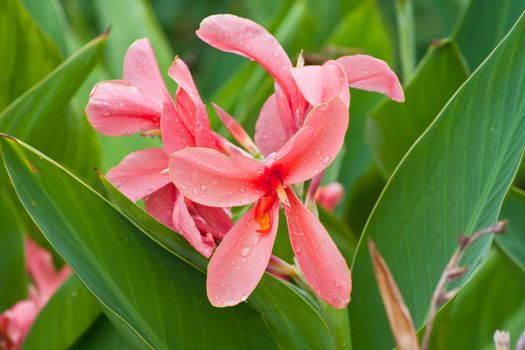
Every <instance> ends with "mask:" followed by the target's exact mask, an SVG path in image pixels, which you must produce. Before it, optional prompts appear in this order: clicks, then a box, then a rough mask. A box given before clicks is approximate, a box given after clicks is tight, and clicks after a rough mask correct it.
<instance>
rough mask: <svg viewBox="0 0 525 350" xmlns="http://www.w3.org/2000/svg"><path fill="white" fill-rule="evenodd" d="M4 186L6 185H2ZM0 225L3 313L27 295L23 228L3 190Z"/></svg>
mask: <svg viewBox="0 0 525 350" xmlns="http://www.w3.org/2000/svg"><path fill="white" fill-rule="evenodd" d="M2 168H3V166H2ZM0 171H2V170H0ZM4 179H5V177H4ZM3 186H5V185H4V184H2V187H3ZM0 223H1V228H0V284H1V285H2V288H0V313H2V311H4V310H6V309H8V308H10V307H11V306H13V305H14V304H15V303H16V302H17V301H19V300H22V299H24V298H25V297H26V295H27V278H26V269H25V262H24V237H23V233H24V232H23V227H22V224H21V223H20V221H19V220H18V217H17V215H16V208H15V207H14V205H13V203H12V202H11V201H10V200H9V197H8V196H7V193H6V191H4V190H3V189H2V190H1V191H0ZM4 286H8V287H4Z"/></svg>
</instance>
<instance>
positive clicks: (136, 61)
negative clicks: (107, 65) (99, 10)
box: [123, 39, 167, 104]
mask: <svg viewBox="0 0 525 350" xmlns="http://www.w3.org/2000/svg"><path fill="white" fill-rule="evenodd" d="M123 78H124V80H125V81H127V82H129V83H130V84H131V85H133V86H135V87H137V88H138V89H139V90H140V91H142V92H143V93H144V94H146V95H148V96H149V97H150V98H151V99H152V100H153V101H156V102H157V103H158V104H160V103H161V102H162V97H163V95H164V93H165V92H166V91H167V90H166V85H165V84H164V81H163V80H162V75H161V74H160V71H159V66H158V65H157V59H156V58H155V54H154V53H153V49H152V48H151V44H150V42H149V40H148V39H139V40H137V41H135V42H134V43H133V44H131V46H130V47H129V49H128V51H127V52H126V56H125V57H124V69H123Z"/></svg>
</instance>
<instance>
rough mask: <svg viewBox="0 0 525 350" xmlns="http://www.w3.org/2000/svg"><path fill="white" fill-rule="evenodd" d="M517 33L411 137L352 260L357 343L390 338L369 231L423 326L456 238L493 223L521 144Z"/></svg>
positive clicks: (523, 76) (468, 259)
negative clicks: (415, 138)
mask: <svg viewBox="0 0 525 350" xmlns="http://www.w3.org/2000/svg"><path fill="white" fill-rule="evenodd" d="M524 40H525V16H522V17H521V18H520V20H519V21H518V22H517V23H516V25H515V26H514V28H513V29H512V31H511V32H510V33H509V34H508V35H507V36H506V37H505V39H504V40H503V41H502V42H501V43H500V44H499V46H498V47H497V49H496V50H495V51H494V52H493V53H492V54H491V55H490V57H489V59H488V60H487V61H485V62H484V63H483V65H482V66H480V68H479V69H478V70H477V71H476V72H474V74H472V75H471V77H470V78H469V79H468V80H467V82H465V84H463V85H462V87H461V88H460V89H459V90H458V92H457V93H456V94H455V95H454V96H453V97H452V99H451V100H450V101H449V102H448V103H447V105H446V106H445V108H444V109H443V110H442V111H441V113H440V114H439V115H438V117H437V118H436V119H435V120H434V122H433V123H432V125H431V126H430V127H429V128H428V129H427V130H426V132H425V133H424V134H423V135H422V136H421V138H420V139H419V140H418V141H417V142H416V143H415V144H414V146H413V147H412V148H411V150H410V151H409V152H408V154H407V155H406V156H405V158H404V159H403V161H402V162H401V164H400V165H399V167H398V168H397V169H396V171H395V172H394V174H393V175H392V177H391V178H390V180H389V182H388V184H387V185H386V187H385V189H384V191H383V193H382V194H381V197H380V198H379V200H378V202H377V204H376V206H375V208H374V210H373V212H372V214H371V216H370V218H369V221H368V222H367V225H366V227H365V230H364V234H363V236H362V238H361V240H360V243H359V246H358V248H357V253H356V257H355V259H354V264H353V281H354V289H353V294H352V299H353V300H354V302H353V303H351V305H350V308H349V312H350V324H351V326H352V341H353V344H354V347H355V348H356V349H374V348H379V349H383V348H388V347H390V346H392V345H393V342H392V339H391V337H390V336H386V335H388V334H389V328H388V324H387V320H386V318H385V313H384V309H383V305H382V303H381V299H380V297H379V294H378V292H377V288H376V284H375V281H374V280H373V273H372V266H371V262H370V257H369V254H368V252H367V249H366V241H367V239H368V237H372V238H373V239H374V241H375V242H376V244H377V247H378V249H379V251H381V254H382V255H383V257H384V259H385V261H386V263H387V264H388V265H389V267H390V269H391V272H392V274H393V276H394V278H395V280H396V281H397V284H398V286H399V289H400V291H401V293H402V295H403V297H404V299H405V301H406V302H407V305H408V307H409V309H410V312H411V314H412V317H413V320H414V324H415V325H416V327H421V326H422V325H423V324H424V322H425V319H426V316H427V308H428V305H429V301H430V297H431V294H432V292H433V290H434V288H435V284H436V283H437V281H438V279H439V276H440V275H441V272H442V270H443V268H444V266H445V265H446V263H447V261H448V260H449V259H450V256H451V255H452V253H453V251H454V249H455V248H456V246H457V240H456V238H457V236H458V235H459V234H461V233H472V232H474V231H476V230H477V229H480V228H482V227H486V226H488V225H489V224H492V223H493V222H495V221H496V220H497V218H498V214H499V210H500V207H501V204H502V202H503V199H504V196H505V193H506V192H507V190H508V189H509V187H510V185H511V183H512V180H513V177H514V175H515V172H516V170H517V168H518V164H519V161H520V159H521V156H522V154H523V149H524V147H525V99H523V96H524V94H525V46H524V45H523V42H524ZM490 243H491V237H490V236H486V237H485V239H483V240H480V241H478V242H477V244H476V245H474V246H473V247H471V248H470V250H469V251H468V252H467V254H466V255H465V257H464V259H463V264H465V265H468V266H469V267H470V270H469V272H468V273H467V274H466V276H465V278H462V279H461V280H459V282H458V284H457V286H458V287H461V286H462V285H464V284H465V283H466V282H467V281H468V280H469V279H470V277H472V276H473V275H474V274H475V272H476V271H477V270H478V269H479V267H480V264H481V262H482V261H483V260H484V259H485V256H486V254H487V252H488V249H489V247H490ZM357 300H359V302H357ZM378 334H381V335H382V336H380V337H378V336H377V335H378Z"/></svg>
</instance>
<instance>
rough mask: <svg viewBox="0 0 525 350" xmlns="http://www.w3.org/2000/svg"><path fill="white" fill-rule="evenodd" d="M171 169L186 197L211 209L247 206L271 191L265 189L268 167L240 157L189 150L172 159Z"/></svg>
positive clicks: (172, 176) (173, 179)
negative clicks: (266, 169)
mask: <svg viewBox="0 0 525 350" xmlns="http://www.w3.org/2000/svg"><path fill="white" fill-rule="evenodd" d="M169 168H170V176H171V179H172V181H173V183H174V184H175V186H177V188H178V189H179V190H180V191H181V192H182V193H183V194H184V196H186V197H187V198H189V199H191V200H192V201H194V202H196V203H200V204H203V205H207V206H210V207H234V206H240V205H246V204H249V203H252V202H255V201H256V200H257V199H259V198H260V197H262V196H263V195H264V194H265V192H266V191H267V189H266V188H264V187H263V186H261V183H262V178H263V176H264V165H263V164H261V163H259V162H257V161H256V160H254V159H249V158H247V157H245V156H242V155H238V154H232V155H230V156H227V155H225V154H223V153H220V152H219V151H216V150H213V149H210V148H203V147H190V148H185V149H182V150H180V151H178V152H175V153H173V154H172V155H171V156H170V167H169Z"/></svg>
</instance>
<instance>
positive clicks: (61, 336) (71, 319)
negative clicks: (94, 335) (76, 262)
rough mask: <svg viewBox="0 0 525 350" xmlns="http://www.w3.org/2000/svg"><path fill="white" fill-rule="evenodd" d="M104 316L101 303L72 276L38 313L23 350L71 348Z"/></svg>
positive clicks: (60, 349)
mask: <svg viewBox="0 0 525 350" xmlns="http://www.w3.org/2000/svg"><path fill="white" fill-rule="evenodd" d="M100 313H101V311H100V307H99V304H98V302H97V300H96V299H95V298H94V297H93V295H91V293H90V292H89V291H88V290H87V289H86V287H84V286H83V285H82V283H81V282H80V280H79V279H78V278H77V277H76V276H74V275H72V276H70V277H69V278H68V279H67V280H66V281H65V282H64V283H63V284H62V285H61V286H60V288H58V289H57V291H56V292H55V294H53V296H52V297H51V299H49V301H48V302H47V304H46V306H45V307H44V308H43V309H42V311H40V313H39V314H38V317H37V318H36V320H35V322H34V323H33V325H32V326H31V329H30V330H29V333H28V334H27V337H26V339H25V340H24V344H23V349H31V350H33V349H43V350H44V349H55V350H62V349H64V350H65V349H68V348H69V347H70V346H71V345H72V344H73V343H74V342H75V341H76V340H77V339H78V338H79V337H80V336H81V335H82V334H83V333H84V332H85V331H86V330H87V329H88V328H89V327H90V326H91V324H92V323H93V321H94V320H95V319H96V318H97V317H98V316H99V315H100Z"/></svg>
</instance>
